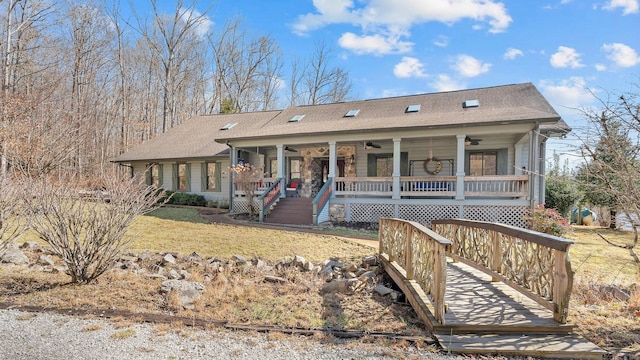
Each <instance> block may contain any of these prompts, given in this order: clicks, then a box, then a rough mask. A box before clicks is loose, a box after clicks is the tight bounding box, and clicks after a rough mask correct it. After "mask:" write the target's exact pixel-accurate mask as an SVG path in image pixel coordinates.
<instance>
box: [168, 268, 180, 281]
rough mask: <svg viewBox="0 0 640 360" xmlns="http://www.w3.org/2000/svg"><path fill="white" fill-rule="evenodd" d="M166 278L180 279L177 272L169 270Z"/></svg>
mask: <svg viewBox="0 0 640 360" xmlns="http://www.w3.org/2000/svg"><path fill="white" fill-rule="evenodd" d="M167 276H168V277H169V279H173V280H176V279H180V274H178V272H177V271H176V270H173V269H172V270H169V272H168V273H167Z"/></svg>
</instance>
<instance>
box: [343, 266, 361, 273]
mask: <svg viewBox="0 0 640 360" xmlns="http://www.w3.org/2000/svg"><path fill="white" fill-rule="evenodd" d="M344 270H345V271H348V272H352V273H355V272H356V271H358V267H357V266H355V265H353V264H351V265H347V266H345V267H344Z"/></svg>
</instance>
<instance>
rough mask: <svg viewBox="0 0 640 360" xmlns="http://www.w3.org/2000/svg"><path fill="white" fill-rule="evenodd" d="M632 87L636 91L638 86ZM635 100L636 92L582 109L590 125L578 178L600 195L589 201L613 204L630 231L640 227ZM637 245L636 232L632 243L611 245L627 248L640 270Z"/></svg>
mask: <svg viewBox="0 0 640 360" xmlns="http://www.w3.org/2000/svg"><path fill="white" fill-rule="evenodd" d="M636 88H637V89H639V90H640V86H636ZM639 100H640V99H639V98H638V93H626V94H622V95H620V96H618V97H617V98H615V99H606V100H602V99H600V102H601V109H597V110H596V109H593V110H591V109H586V110H583V115H584V117H585V118H586V119H587V120H588V121H589V123H590V126H589V133H588V134H587V136H585V137H584V138H583V141H582V146H581V150H582V156H583V158H584V160H585V165H584V166H583V167H582V168H581V169H579V176H578V179H580V180H581V182H582V186H584V187H585V188H586V189H587V191H589V192H592V193H593V194H595V195H597V194H602V195H603V196H591V198H603V199H607V200H606V201H607V202H608V204H606V205H609V206H616V205H617V207H618V208H619V210H620V211H621V212H622V213H623V214H624V215H625V216H626V218H627V221H628V222H629V223H630V224H631V226H632V228H633V229H634V231H635V230H637V229H636V228H637V227H638V226H640V102H639ZM604 195H606V196H604ZM612 201H613V202H615V204H612V203H611V202H612ZM607 242H609V243H610V244H612V245H614V243H613V242H611V241H607ZM637 243H638V236H637V231H636V236H635V239H634V241H633V242H631V243H628V244H615V245H616V246H618V247H621V248H624V249H628V250H629V251H630V253H631V255H632V256H633V258H634V260H635V261H636V264H637V265H638V266H639V267H640V261H639V260H638V256H637V255H636V254H635V248H636V246H637Z"/></svg>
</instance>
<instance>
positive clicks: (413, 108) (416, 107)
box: [404, 104, 420, 113]
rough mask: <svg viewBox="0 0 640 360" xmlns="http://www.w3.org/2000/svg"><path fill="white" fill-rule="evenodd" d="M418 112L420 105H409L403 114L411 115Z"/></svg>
mask: <svg viewBox="0 0 640 360" xmlns="http://www.w3.org/2000/svg"><path fill="white" fill-rule="evenodd" d="M418 111H420V105H419V104H418V105H409V106H408V107H407V110H405V111H404V112H408V113H412V112H418Z"/></svg>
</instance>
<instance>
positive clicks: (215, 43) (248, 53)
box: [209, 18, 282, 112]
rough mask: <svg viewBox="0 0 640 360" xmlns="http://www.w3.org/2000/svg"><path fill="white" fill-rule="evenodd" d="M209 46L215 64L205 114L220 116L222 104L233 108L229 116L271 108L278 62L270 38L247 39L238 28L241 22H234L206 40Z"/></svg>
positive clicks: (276, 53) (279, 75) (277, 74)
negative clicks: (212, 87) (224, 102)
mask: <svg viewBox="0 0 640 360" xmlns="http://www.w3.org/2000/svg"><path fill="white" fill-rule="evenodd" d="M209 44H210V47H211V49H212V52H213V56H214V64H215V70H214V74H215V75H214V89H215V92H214V98H213V99H212V101H210V104H209V112H215V111H216V109H217V110H218V112H220V111H221V109H222V102H223V101H227V102H228V103H231V104H233V105H234V106H235V109H234V111H233V112H247V111H257V110H270V109H272V108H273V107H275V105H276V103H277V100H278V99H277V92H276V90H277V89H278V88H279V84H280V78H281V70H282V60H281V53H280V48H279V47H278V45H277V44H276V42H275V41H274V39H273V38H271V37H270V36H258V37H256V38H250V37H249V35H248V34H247V32H246V31H245V30H244V29H243V28H242V20H241V19H240V18H235V19H233V20H231V21H229V22H227V23H226V24H225V27H224V29H223V30H222V31H220V32H219V33H218V34H217V36H215V37H214V36H213V35H211V36H209Z"/></svg>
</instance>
